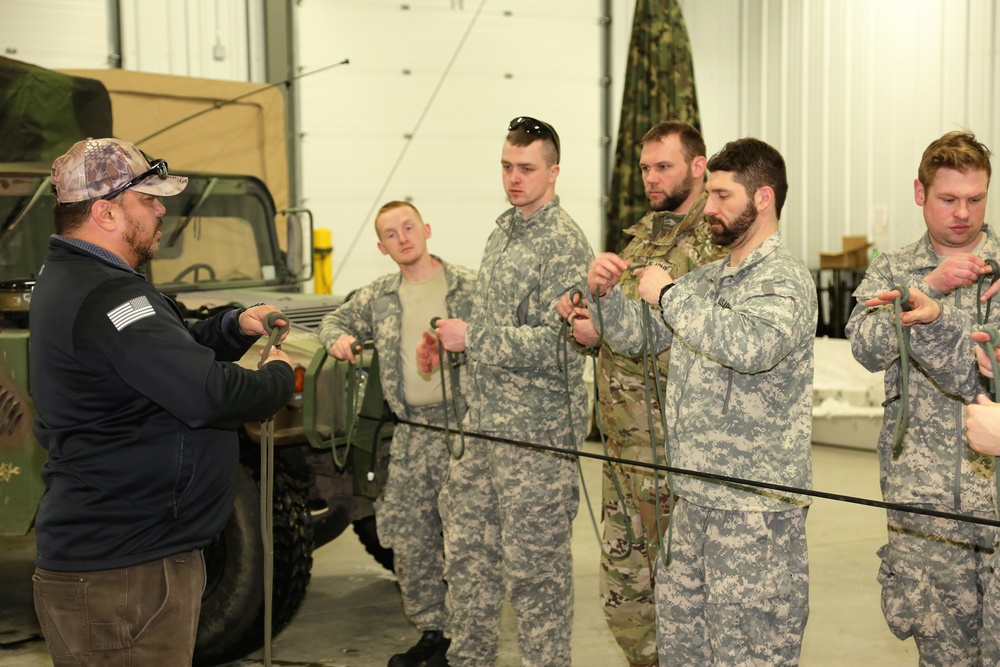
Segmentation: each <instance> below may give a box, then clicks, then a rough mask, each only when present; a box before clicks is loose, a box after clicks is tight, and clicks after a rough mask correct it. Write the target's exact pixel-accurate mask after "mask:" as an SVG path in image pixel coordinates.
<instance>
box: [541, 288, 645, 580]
mask: <svg viewBox="0 0 1000 667" xmlns="http://www.w3.org/2000/svg"><path fill="white" fill-rule="evenodd" d="M582 300H583V292H582V291H581V290H579V289H574V290H573V291H572V292H570V301H571V302H572V303H574V304H577V303H580V302H581V301H582ZM597 314H598V318H599V322H600V324H601V326H600V328H598V327H595V329H597V336H598V337H597V341H596V342H594V344H593V345H587V346H584V347H583V350H582V351H583V352H584V353H586V354H587V355H588V356H590V359H591V364H592V368H593V369H594V391H593V394H594V410H595V413H596V416H597V419H596V421H597V432H598V433H599V434H600V436H601V449H602V450H603V451H604V456H606V457H609V458H610V456H611V454H610V452H608V441H607V437H606V436H605V435H604V427H603V426H602V425H601V419H600V409H599V405H600V403H599V400H600V399H599V397H598V395H597V371H598V366H597V353H598V352H599V351H600V349H601V344H602V343H603V342H604V334H603V330H604V326H603V324H604V320H603V319H601V318H600V310H599V309H598V313H597ZM571 333H572V324H571V323H570V321H569V320H568V319H565V320H563V321H562V326H561V327H560V331H559V341H560V342H561V346H560V347H558V348H557V349H556V359H557V361H558V362H559V364H560V368H562V371H563V382H564V383H565V386H566V412H567V416H568V418H569V429H570V439H571V441H572V442H576V432H575V430H574V428H573V399H572V388H571V384H570V377H569V338H570V335H571ZM560 354H561V356H560ZM576 467H577V470H578V472H579V474H580V488H581V489H583V498H584V500H585V501H586V505H587V512H589V513H590V524H591V526H593V528H594V535H595V536H596V537H597V544H598V545H599V546H600V548H601V555H602V556H604V557H605V558H607V559H608V560H610V561H612V562H619V561H623V560H625V559H626V558H628V557H629V556H631V555H632V546H633V545H634V544H635V531H634V530H633V529H632V518H631V517H630V516H629V512H628V505H626V503H625V492H624V491H623V490H622V486H621V482H620V480H619V479H618V473H617V472H615V468H614V466H613V465H611V464H610V463H609V464H608V473H609V475H610V477H611V483H612V484H613V485H614V487H615V494H616V495H617V496H618V506H619V508H620V509H621V511H622V515H623V516H624V523H625V537H626V539H627V540H628V545H627V546H626V548H625V551H624V552H623V553H622V554H621V555H615V554H612V553H611V552H610V551H607V550H605V547H604V540H603V539H602V537H601V531H600V529H599V528H598V527H597V518H596V517H595V516H594V508H593V506H592V505H591V504H590V491H589V490H588V489H587V481H586V479H585V478H584V476H583V464H582V462H581V460H580V457H579V456H577V457H576ZM654 474H656V473H654ZM602 511H603V507H602Z"/></svg>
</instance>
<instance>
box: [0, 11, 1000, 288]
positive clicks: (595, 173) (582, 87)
mask: <svg viewBox="0 0 1000 667" xmlns="http://www.w3.org/2000/svg"><path fill="white" fill-rule="evenodd" d="M114 1H115V0H3V1H2V2H0V51H2V52H3V53H4V54H5V55H8V56H10V57H13V58H19V59H22V60H26V61H28V62H34V63H36V64H39V65H42V66H46V67H55V68H69V67H76V68H81V67H105V66H108V64H109V56H110V62H114V59H115V57H116V56H115V54H114V52H113V50H114V44H115V43H116V40H114V39H113V35H112V33H111V30H112V27H113V23H112V20H111V17H112V12H111V9H112V5H113V4H114ZM680 1H681V4H682V7H683V9H684V12H685V18H686V21H687V25H688V30H689V33H690V36H691V41H692V47H693V50H694V61H695V74H696V77H697V82H698V93H699V102H700V107H701V114H702V126H703V130H704V133H705V138H706V142H707V144H708V148H709V151H710V152H712V151H715V150H718V149H719V148H720V147H721V146H722V144H723V143H725V141H727V140H729V139H733V138H737V137H741V136H748V135H753V136H758V137H760V138H762V139H764V140H766V141H768V142H770V143H772V144H774V145H775V146H776V147H778V148H779V149H780V150H781V151H782V152H783V154H784V155H785V157H786V159H787V161H788V167H789V176H790V183H791V191H790V193H789V200H788V204H787V207H786V209H785V212H784V215H783V216H782V218H783V232H784V234H785V237H786V239H787V242H788V244H789V246H790V248H791V249H792V250H793V252H795V253H796V254H798V255H799V256H800V257H801V258H802V259H803V260H805V261H806V262H807V263H808V264H810V265H811V266H815V265H816V264H817V263H818V253H819V252H820V251H821V250H836V249H839V247H840V237H841V236H843V235H846V234H868V235H869V237H871V238H873V239H874V240H875V242H876V243H877V245H878V246H879V247H881V248H891V247H896V246H899V245H902V244H904V243H907V242H909V241H910V240H912V239H914V238H916V236H917V235H919V234H920V233H922V231H923V223H922V219H921V216H920V211H919V209H918V208H917V207H916V206H915V204H914V203H913V197H912V181H913V178H914V176H915V172H916V165H917V162H918V160H919V157H920V153H921V152H922V150H923V148H924V147H925V146H926V145H927V143H928V142H930V141H931V140H932V139H933V138H935V137H937V136H939V135H940V134H942V133H944V132H946V131H948V130H951V129H956V128H968V129H972V130H973V131H975V132H976V133H977V135H979V137H980V138H981V139H982V140H983V141H984V142H986V144H987V145H990V146H993V147H994V148H997V149H998V150H1000V145H998V144H997V139H998V138H1000V127H998V122H1000V121H998V120H997V118H996V113H995V111H996V110H997V108H998V95H1000V87H998V86H997V74H998V72H997V70H998V61H997V58H998V57H1000V56H998V52H1000V43H998V41H1000V38H998V35H1000V30H998V28H1000V15H998V11H997V8H996V6H995V3H994V2H993V1H992V0H879V1H878V2H871V1H870V0H680ZM480 2H481V0H411V1H410V2H399V1H398V0H301V2H298V3H297V4H296V14H297V18H298V20H297V26H298V30H299V33H300V39H299V41H298V50H299V54H300V60H301V64H302V66H303V68H304V69H306V70H308V69H313V68H316V67H320V66H322V65H325V64H329V63H330V62H333V61H336V60H340V59H342V58H345V57H348V58H350V59H351V61H352V64H351V65H348V66H346V67H343V68H340V69H336V70H331V71H329V72H326V73H323V74H320V75H317V76H316V77H307V78H306V79H303V80H302V84H301V86H302V87H301V91H302V98H301V102H302V104H303V126H304V131H305V134H304V136H303V138H302V148H303V158H304V178H305V188H304V196H305V197H306V198H307V200H308V201H307V202H306V203H307V204H309V205H310V206H312V207H313V208H314V209H315V210H316V212H317V221H318V224H321V225H326V226H329V227H330V228H332V229H333V232H334V243H335V245H336V253H335V256H334V260H335V263H336V264H337V268H338V269H340V270H341V271H342V273H341V276H340V277H339V281H338V284H337V286H336V289H337V290H338V291H342V290H346V289H350V288H351V287H356V286H357V285H359V284H362V283H364V282H366V281H367V280H368V279H370V277H373V276H374V275H376V274H378V273H381V272H384V271H388V270H391V268H392V266H391V264H389V263H387V262H388V260H386V259H385V258H383V257H382V256H381V255H378V254H377V251H375V249H374V242H375V237H374V234H373V233H372V232H371V231H370V230H369V229H367V227H370V221H368V222H365V220H366V217H367V216H368V212H369V210H370V209H371V208H372V207H373V206H375V205H376V204H378V203H381V200H384V199H386V198H390V197H412V198H413V199H414V201H415V202H416V203H417V205H418V206H420V207H421V209H422V210H423V211H424V213H425V215H426V217H427V219H428V220H429V221H430V222H431V223H432V225H433V227H434V231H435V236H434V239H433V240H432V248H433V249H434V250H435V251H436V252H438V253H440V254H442V255H443V256H445V257H446V258H448V259H451V260H454V261H463V262H466V263H469V264H472V265H475V264H476V263H477V262H478V259H479V257H478V253H479V251H480V249H481V248H482V244H483V243H482V242H483V240H484V239H485V235H486V234H487V233H488V232H489V229H490V225H491V224H492V223H491V221H492V220H493V219H494V218H495V216H496V215H497V213H499V212H500V210H501V209H502V208H503V207H504V206H505V202H504V200H503V192H502V189H501V186H500V182H499V178H498V174H497V170H496V161H497V158H498V157H499V150H500V143H501V141H502V133H503V127H504V125H505V123H506V122H507V121H508V120H509V118H510V117H512V116H515V115H518V114H522V113H531V114H536V115H538V116H540V117H542V118H544V119H546V120H550V121H551V122H553V123H554V124H555V125H556V127H557V128H558V129H559V130H560V133H561V134H562V135H563V141H564V144H565V154H566V158H565V160H564V164H563V174H562V176H561V177H560V181H559V192H560V194H561V196H562V198H563V200H564V203H565V205H566V206H567V208H568V210H570V212H571V213H572V214H573V215H574V216H575V217H576V219H577V221H578V222H580V223H581V226H583V227H584V228H585V230H587V233H588V236H589V238H590V239H591V240H592V242H593V243H595V245H596V243H597V242H598V239H599V230H598V229H597V225H598V220H599V218H600V216H599V201H598V195H599V192H600V183H599V178H600V170H599V166H598V162H597V160H598V159H599V152H600V141H601V138H600V133H601V128H600V118H599V107H598V104H599V91H600V88H599V84H598V77H599V76H600V57H601V56H600V38H601V32H600V26H599V23H598V20H597V19H598V16H599V14H600V10H601V7H602V6H603V3H602V2H601V1H600V0H593V1H592V2H580V0H544V1H541V0H488V1H487V2H486V4H485V9H484V10H483V13H482V15H481V16H480V17H479V19H478V20H477V21H476V24H475V26H474V28H473V30H472V32H471V33H470V34H469V37H468V40H467V41H466V43H465V45H464V47H463V49H462V50H461V53H460V55H459V57H458V59H457V60H456V62H455V64H454V67H453V70H452V73H451V75H450V76H449V77H448V78H447V80H445V82H444V84H443V85H442V86H441V88H440V90H439V91H438V93H437V97H436V99H435V101H434V103H433V105H431V107H430V110H429V111H428V112H427V114H426V116H425V117H424V118H423V124H422V126H421V127H420V129H419V131H418V133H417V138H416V140H415V141H414V142H413V143H412V144H411V145H410V146H409V148H408V150H407V151H406V153H405V155H404V157H403V159H402V161H401V162H400V164H399V167H398V169H397V170H396V172H395V176H394V177H393V178H392V179H391V180H390V179H388V175H389V173H390V172H391V171H392V169H393V167H394V166H395V164H396V161H397V159H399V156H400V155H401V154H402V153H403V148H404V146H405V145H406V142H405V137H406V135H407V134H408V133H410V132H412V131H413V129H414V127H416V125H417V122H418V120H419V119H420V117H421V114H422V113H423V111H424V109H425V107H426V105H427V103H428V101H429V100H430V98H431V96H432V94H433V93H434V91H435V89H436V87H437V85H438V83H439V82H440V80H441V73H442V72H443V70H444V68H445V67H446V66H447V64H448V62H449V60H450V58H451V57H452V55H453V54H454V53H455V52H456V49H457V47H458V44H459V42H460V41H461V39H462V37H463V35H464V33H465V30H466V28H467V27H468V26H469V24H470V23H471V22H472V18H473V15H474V13H475V12H476V11H477V9H478V7H479V5H480ZM262 3H263V0H210V1H204V0H203V1H198V0H161V1H160V2H155V3H154V2H142V1H140V0H121V3H120V5H121V8H122V21H121V34H122V37H121V44H122V50H123V52H124V53H123V54H122V57H123V59H124V63H125V66H126V67H129V68H132V69H146V70H149V71H159V72H169V73H173V74H190V75H194V76H208V77H217V78H225V79H247V78H253V79H255V80H259V78H260V76H259V72H260V71H262V67H261V65H260V62H261V59H262V58H263V51H262V49H261V48H259V45H260V43H261V34H262V29H263V28H262V26H261V25H260V21H261V18H260V17H261V14H262V12H261V7H262ZM633 5H634V3H633V2H632V0H612V2H611V6H612V10H613V23H612V26H613V33H614V48H613V54H612V56H613V63H614V72H615V77H614V80H613V85H614V89H615V91H616V94H615V95H614V98H613V105H614V120H615V121H617V114H618V98H619V97H620V89H621V88H620V87H621V83H622V74H623V71H624V63H625V51H626V48H627V42H628V36H629V32H630V29H631V18H632V7H633ZM404 6H406V7H409V9H403V7H404ZM217 45H221V46H222V49H221V50H220V49H217V48H216V46H217ZM219 54H221V56H222V60H216V55H219ZM404 70H408V71H409V73H408V74H407V73H405V72H404ZM387 182H388V185H387V186H386V189H385V191H384V193H382V194H381V195H380V191H381V190H382V187H383V185H384V184H386V183H387ZM995 201H997V199H996V196H994V202H995ZM995 207H996V204H995V203H994V204H991V205H990V208H989V217H993V214H994V211H995V210H996V208H995ZM359 230H360V232H361V236H359V237H358V238H359V241H358V245H357V247H356V248H355V250H354V251H353V252H352V256H351V257H350V259H349V261H348V262H347V263H346V264H345V265H343V267H342V268H341V265H342V264H343V255H344V254H345V253H346V250H347V247H348V246H349V245H350V243H351V242H352V241H353V239H354V237H355V235H356V234H357V233H358V231H359Z"/></svg>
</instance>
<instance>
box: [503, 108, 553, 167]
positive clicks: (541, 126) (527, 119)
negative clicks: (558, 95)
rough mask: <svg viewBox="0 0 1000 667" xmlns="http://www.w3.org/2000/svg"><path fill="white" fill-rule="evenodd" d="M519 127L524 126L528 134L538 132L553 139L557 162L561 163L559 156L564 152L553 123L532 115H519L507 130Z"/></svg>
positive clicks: (511, 130)
mask: <svg viewBox="0 0 1000 667" xmlns="http://www.w3.org/2000/svg"><path fill="white" fill-rule="evenodd" d="M519 127H523V128H524V131H525V132H527V133H528V134H537V135H538V136H541V137H544V136H547V137H548V138H549V139H551V140H552V143H553V144H555V147H556V164H558V163H559V157H560V154H561V152H562V151H561V150H560V148H559V135H558V134H556V131H555V130H554V129H553V128H552V126H551V125H549V124H548V123H546V122H544V121H541V120H538V119H537V118H532V117H531V116H518V117H517V118H515V119H514V120H512V121H510V124H508V125H507V131H508V132H513V131H514V130H516V129H517V128H519Z"/></svg>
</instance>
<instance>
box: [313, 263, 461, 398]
mask: <svg viewBox="0 0 1000 667" xmlns="http://www.w3.org/2000/svg"><path fill="white" fill-rule="evenodd" d="M441 264H442V266H443V269H444V272H445V278H446V280H447V282H448V295H447V296H446V297H445V299H446V302H447V304H448V312H447V313H441V317H444V318H453V317H457V318H466V317H468V316H469V313H470V312H471V311H472V298H473V287H474V285H475V281H476V272H475V271H473V270H472V269H467V268H465V267H464V266H456V265H454V264H448V263H447V262H443V261H442V262H441ZM402 280H403V278H402V275H401V274H400V273H399V272H396V273H390V274H387V275H384V276H381V277H379V278H376V279H375V280H374V281H372V282H371V283H369V284H368V285H366V286H364V287H362V288H361V289H359V290H358V291H357V293H355V295H354V297H353V298H351V300H350V301H347V302H346V303H344V304H343V305H341V306H340V307H339V308H337V309H336V310H334V311H331V312H329V313H327V314H326V315H325V316H324V317H323V322H322V323H321V324H320V328H319V334H318V336H319V339H320V342H322V343H323V345H324V346H325V347H327V349H329V346H330V345H332V344H333V342H334V341H336V340H337V339H338V338H340V337H341V336H344V335H351V336H354V337H355V338H357V339H358V340H359V341H366V340H374V342H375V351H376V352H377V353H378V358H379V380H381V382H382V392H383V393H384V394H385V399H386V400H387V401H388V402H389V407H390V408H391V409H392V411H393V412H394V413H395V414H396V415H399V416H403V415H406V402H405V401H404V400H403V384H402V382H401V381H400V380H401V378H402V377H403V373H402V370H401V369H400V366H399V365H400V356H399V348H400V345H401V342H400V338H399V337H400V327H401V326H402V322H401V319H400V318H401V316H402V306H401V305H400V303H399V286H400V283H401V282H402ZM429 325H430V323H429V322H428V328H430V326H429ZM419 342H420V341H412V344H413V349H414V350H416V348H417V344H418V343H419ZM449 393H450V392H449Z"/></svg>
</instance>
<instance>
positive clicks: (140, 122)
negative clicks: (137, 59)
mask: <svg viewBox="0 0 1000 667" xmlns="http://www.w3.org/2000/svg"><path fill="white" fill-rule="evenodd" d="M64 73H65V74H69V75H72V76H74V77H82V78H86V79H94V80H97V81H100V82H101V83H103V84H104V87H105V88H107V91H108V93H109V95H110V97H111V112H112V114H113V115H114V119H115V120H114V136H115V137H117V138H119V139H125V140H126V141H130V142H132V143H134V144H136V145H138V146H139V148H141V149H142V150H143V151H145V152H146V154H147V155H150V156H152V157H158V158H164V159H165V160H166V161H167V162H168V163H169V165H170V169H171V170H177V171H201V172H212V173H219V174H245V175H248V176H256V177H257V178H259V179H260V180H262V181H263V182H264V184H265V185H267V188H268V190H270V191H271V196H272V197H273V198H274V205H275V209H276V210H278V211H281V210H283V209H287V208H288V206H289V203H288V197H289V195H288V155H287V153H286V148H285V140H286V137H285V98H284V96H283V95H282V93H281V91H280V90H279V89H278V88H276V87H272V86H268V85H267V84H263V83H246V82H240V81H222V80H217V79H198V78H192V77H180V76H171V75H167V74H149V73H146V72H131V71H127V70H120V69H106V70H64ZM237 98H238V99H237ZM230 100H235V101H233V102H229V101H230ZM227 102H229V103H227ZM181 121H183V122H181ZM175 123H180V124H179V125H176V126H174V124H175ZM147 137H151V138H149V139H146V138H147ZM277 231H278V240H279V243H280V244H281V247H282V248H284V247H286V240H285V233H286V230H285V229H284V226H283V225H278V230H277Z"/></svg>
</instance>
